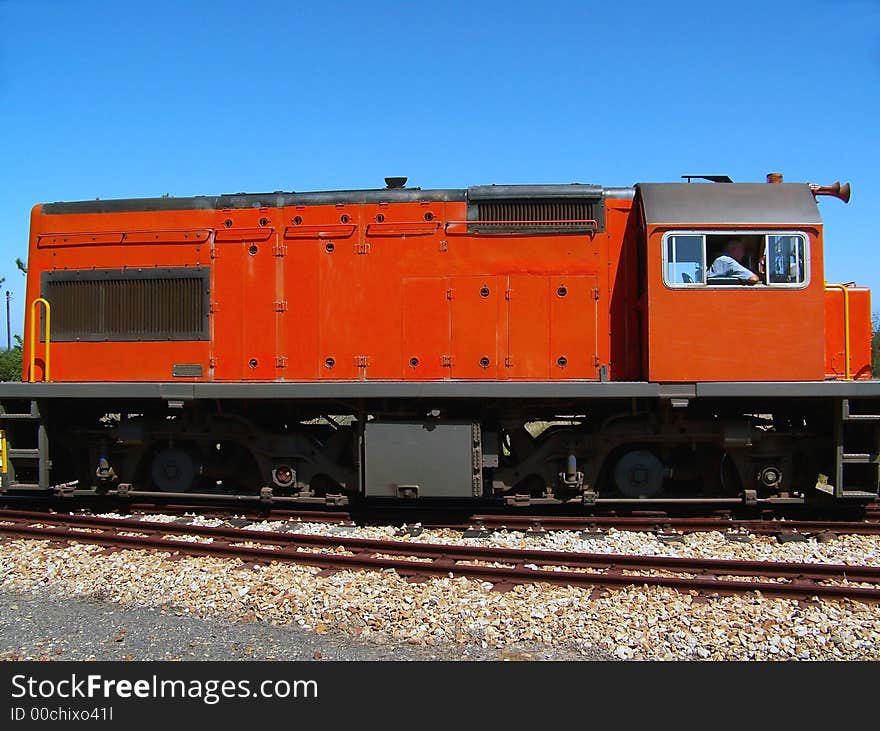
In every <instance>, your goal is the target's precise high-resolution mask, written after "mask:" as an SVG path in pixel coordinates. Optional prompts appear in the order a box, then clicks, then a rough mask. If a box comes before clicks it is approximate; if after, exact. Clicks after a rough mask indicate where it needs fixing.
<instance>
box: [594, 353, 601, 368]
mask: <svg viewBox="0 0 880 731" xmlns="http://www.w3.org/2000/svg"><path fill="white" fill-rule="evenodd" d="M601 362H602V361H601V360H599V356H598V355H594V356H593V365H594V366H595V367H596V368H598V367H599V364H600V363H601Z"/></svg>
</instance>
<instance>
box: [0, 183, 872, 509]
mask: <svg viewBox="0 0 880 731" xmlns="http://www.w3.org/2000/svg"><path fill="white" fill-rule="evenodd" d="M389 186H390V187H389V188H386V189H381V190H369V191H327V192H320V193H303V194H296V193H289V194H285V193H276V194H247V195H245V194H241V195H236V196H221V197H219V198H213V199H212V198H186V199H143V200H134V201H86V202H79V203H58V204H47V205H44V206H37V207H35V208H34V211H33V212H32V225H31V243H30V247H31V248H30V255H29V274H28V301H29V302H32V303H33V306H32V308H31V310H30V312H29V314H28V318H27V322H26V330H25V331H26V333H30V337H29V338H28V341H27V343H26V347H25V364H24V374H23V376H24V379H25V382H23V383H18V384H11V383H7V384H0V406H2V409H0V412H2V413H0V425H2V427H3V431H2V434H0V441H2V444H0V446H2V450H3V455H2V456H3V459H2V470H3V472H2V475H3V477H2V487H3V493H4V494H13V493H28V494H30V493H38V492H48V491H55V492H61V493H70V492H72V491H75V492H80V493H82V492H90V493H106V492H112V493H116V494H119V493H122V494H131V495H135V494H138V493H142V494H143V493H144V492H149V493H153V492H158V493H162V494H164V495H166V496H172V495H190V496H192V495H193V494H199V495H202V494H205V495H213V496H217V497H228V496H230V495H234V496H240V497H248V498H253V499H263V500H279V499H281V500H291V501H298V502H305V503H325V504H343V503H346V502H348V501H350V500H352V499H367V500H370V499H373V500H379V501H382V500H411V499H421V500H423V501H424V500H429V501H430V500H444V499H450V498H452V499H456V500H474V499H479V500H484V499H486V500H496V501H499V502H505V503H507V504H509V505H527V504H534V503H541V504H547V503H579V504H584V505H591V504H596V503H606V502H607V503H623V504H641V503H645V502H678V503H682V502H686V503H690V502H699V503H707V504H711V503H717V502H730V503H740V502H746V503H753V504H754V503H759V502H767V503H789V502H797V503H800V502H808V501H817V500H818V501H830V500H837V501H852V500H854V501H865V500H871V499H875V498H876V497H877V494H878V488H880V474H878V473H880V466H878V465H880V383H878V382H876V381H873V380H871V379H870V375H871V374H870V300H869V293H868V292H867V290H866V289H864V288H860V287H855V286H853V285H829V286H827V287H826V285H825V283H824V279H823V236H822V224H821V219H820V217H819V214H818V208H817V206H816V200H815V196H816V195H817V194H823V193H829V194H832V195H837V196H838V197H842V196H841V194H840V193H839V189H840V188H839V186H838V187H837V189H833V188H819V187H818V186H809V185H806V184H775V185H767V184H750V183H746V184H732V183H713V184H639V185H636V186H634V187H633V188H628V189H627V188H602V187H600V186H585V185H579V184H574V185H566V186H559V185H553V186H477V187H473V188H469V189H467V190H452V191H449V190H444V191H422V190H419V189H411V188H405V187H402V183H400V181H399V180H394V179H390V180H389ZM735 235H746V236H752V237H753V238H756V237H757V236H759V235H760V236H765V237H766V239H767V240H768V241H769V237H770V236H777V237H781V236H783V235H785V236H795V235H796V236H799V237H801V238H802V239H803V244H802V250H803V251H802V252H801V253H803V258H804V261H803V264H802V265H801V266H802V272H801V274H797V273H794V274H791V275H790V277H794V279H793V280H786V279H785V276H788V275H784V273H783V272H782V269H781V268H779V267H778V269H779V271H778V275H779V276H781V277H782V281H781V282H780V286H774V284H773V282H771V279H770V275H769V274H767V275H766V278H765V282H766V284H765V285H761V286H760V287H756V288H746V287H730V286H726V285H723V284H715V285H713V284H712V283H710V282H708V281H707V280H706V279H705V271H704V270H705V267H706V264H707V257H708V255H709V252H708V244H707V243H706V241H707V240H708V237H709V236H712V237H715V238H716V239H717V241H720V242H722V243H723V242H724V241H726V240H728V239H729V238H730V237H732V236H735ZM673 236H691V237H692V238H698V237H699V236H702V237H703V244H702V246H703V247H704V248H703V253H702V268H701V267H700V265H699V263H692V264H689V265H688V266H690V267H691V269H690V271H691V272H692V274H694V275H696V276H698V277H702V281H700V282H697V283H696V284H694V283H693V281H692V282H691V283H688V282H686V280H683V281H684V283H685V284H686V285H687V286H684V287H682V286H670V285H669V282H668V281H667V279H668V276H669V273H670V271H672V269H670V268H669V262H668V261H667V258H668V251H669V249H668V248H667V244H668V241H669V239H670V237H673ZM756 240H757V239H756ZM717 241H716V242H715V243H714V244H713V246H715V247H716V248H717V246H718V245H719V244H718V243H717ZM799 251H801V250H799ZM765 253H767V250H766V248H765ZM798 256H800V253H799V254H798ZM795 259H797V257H795ZM793 261H794V260H793ZM795 266H798V263H797V261H795ZM792 271H794V270H792ZM688 278H691V279H692V280H693V276H692V275H688ZM692 284H694V286H691V285H692ZM346 289H347V291H346ZM236 297H238V298H240V301H239V302H238V304H239V305H240V306H236ZM296 298H298V299H296ZM38 305H43V308H42V309H41V310H39V311H38V310H37V306H38ZM364 311H367V312H368V313H369V314H370V316H371V318H372V319H370V318H365V317H363V313H364ZM770 313H772V316H773V318H774V321H775V323H776V326H777V328H779V329H780V330H783V331H784V334H785V336H786V337H782V338H776V339H773V338H769V339H765V340H764V341H762V342H761V343H760V346H761V351H760V352H758V353H756V352H755V350H754V349H753V348H751V347H741V343H740V342H739V341H737V340H736V339H731V338H730V334H729V332H728V331H727V330H726V329H725V326H726V325H728V324H730V323H731V322H732V323H734V326H735V329H736V335H737V337H740V336H742V338H741V339H742V340H743V341H745V342H746V343H748V342H750V340H749V334H750V332H749V331H748V327H749V326H748V325H747V324H746V323H756V322H759V321H763V320H762V318H764V319H766V318H767V316H768V315H769V314H770ZM41 315H42V316H41ZM744 329H745V330H744ZM37 332H41V333H42V335H41V336H40V337H39V338H38V337H37V336H36V333H37ZM731 345H732V347H730V346H731ZM50 353H51V368H50Z"/></svg>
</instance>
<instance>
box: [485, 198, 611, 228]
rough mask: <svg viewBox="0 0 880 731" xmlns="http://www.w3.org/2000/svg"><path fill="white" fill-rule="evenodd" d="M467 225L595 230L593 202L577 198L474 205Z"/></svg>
mask: <svg viewBox="0 0 880 731" xmlns="http://www.w3.org/2000/svg"><path fill="white" fill-rule="evenodd" d="M474 205H475V208H476V211H475V213H476V215H475V216H472V218H471V221H469V223H470V225H471V226H472V227H474V228H478V229H482V228H485V229H486V230H492V229H496V230H518V229H520V228H522V229H533V228H538V229H552V230H594V229H596V228H597V225H596V223H595V221H594V212H593V201H589V200H583V199H578V198H522V199H508V200H503V199H502V200H486V201H477V202H475V204H474Z"/></svg>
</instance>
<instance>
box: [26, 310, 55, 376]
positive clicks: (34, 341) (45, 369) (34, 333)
mask: <svg viewBox="0 0 880 731" xmlns="http://www.w3.org/2000/svg"><path fill="white" fill-rule="evenodd" d="M40 303H42V305H43V307H44V308H45V309H46V327H45V330H46V358H45V361H44V366H43V380H44V381H48V380H50V379H49V333H50V332H51V329H50V327H49V325H50V319H51V316H52V315H51V312H52V308H51V306H50V305H49V302H48V300H45V299H43V298H42V297H37V299H35V300H34V301H33V302H31V332H30V335H31V337H30V346H31V367H30V372H29V373H28V380H29V381H30V382H31V383H33V382H34V381H35V380H36V379H35V377H34V370H35V369H36V363H37V305H38V304H40Z"/></svg>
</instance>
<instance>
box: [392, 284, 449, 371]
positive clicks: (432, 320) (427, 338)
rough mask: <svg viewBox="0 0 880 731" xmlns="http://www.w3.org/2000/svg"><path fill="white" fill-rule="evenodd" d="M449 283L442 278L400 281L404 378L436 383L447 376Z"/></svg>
mask: <svg viewBox="0 0 880 731" xmlns="http://www.w3.org/2000/svg"><path fill="white" fill-rule="evenodd" d="M449 286H450V284H449V280H448V279H446V278H445V277H434V278H413V279H404V280H403V350H402V358H403V360H404V363H403V366H404V378H405V379H407V380H437V379H441V378H449V377H450V375H451V372H450V366H449V361H448V356H449V355H450V352H451V351H450V348H449V342H450V339H449V337H450V320H449V300H448V299H447V292H448V290H449Z"/></svg>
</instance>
